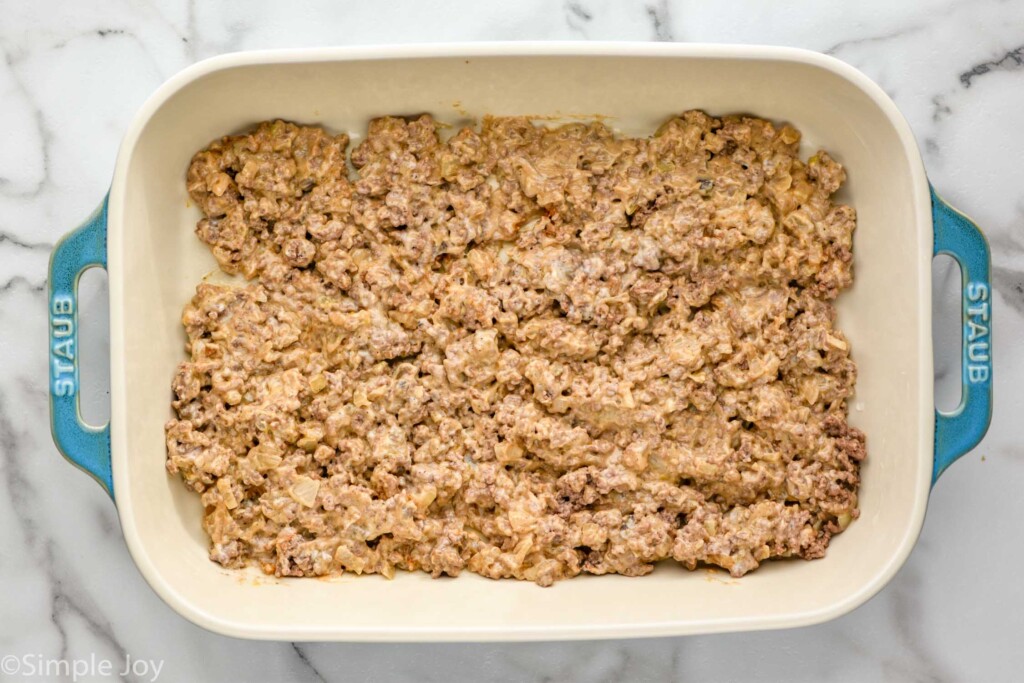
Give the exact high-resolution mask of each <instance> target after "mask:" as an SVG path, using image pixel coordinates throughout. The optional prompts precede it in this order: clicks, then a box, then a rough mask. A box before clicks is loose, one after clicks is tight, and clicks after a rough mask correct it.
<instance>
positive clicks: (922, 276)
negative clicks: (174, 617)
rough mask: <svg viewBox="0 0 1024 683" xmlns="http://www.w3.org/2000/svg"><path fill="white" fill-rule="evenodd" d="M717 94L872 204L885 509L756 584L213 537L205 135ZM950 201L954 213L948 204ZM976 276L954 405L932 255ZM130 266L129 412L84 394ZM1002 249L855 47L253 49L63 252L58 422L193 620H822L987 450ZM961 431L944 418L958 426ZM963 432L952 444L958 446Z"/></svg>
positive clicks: (221, 65) (178, 101) (151, 138)
mask: <svg viewBox="0 0 1024 683" xmlns="http://www.w3.org/2000/svg"><path fill="white" fill-rule="evenodd" d="M694 107H699V108H703V109H705V110H707V111H709V112H712V113H718V114H722V113H730V112H751V113H756V114H758V115H760V116H765V117H769V118H772V119H776V120H783V121H789V122H792V123H793V124H795V125H796V126H797V127H798V128H799V129H800V130H801V131H803V133H804V135H805V142H804V147H803V151H804V153H805V154H810V153H812V152H813V151H815V150H817V149H818V147H819V146H820V147H824V148H827V149H828V150H829V151H830V152H831V153H832V154H833V155H835V156H836V157H837V158H838V159H839V160H840V161H841V162H842V163H843V164H844V165H845V166H846V168H847V169H848V172H849V182H848V184H847V186H846V188H845V189H844V190H843V195H842V199H843V200H845V201H848V202H851V203H852V204H853V205H854V206H855V207H856V209H857V212H858V216H859V225H858V228H857V232H856V239H855V253H856V263H855V268H856V284H855V285H854V286H853V288H852V289H851V290H850V291H849V292H847V293H845V294H843V295H842V297H841V299H840V302H839V316H840V318H839V320H840V326H841V327H842V329H843V330H844V331H845V332H846V333H847V335H848V336H849V338H850V340H851V342H852V345H853V350H854V357H855V360H856V362H857V364H858V367H859V370H860V379H859V381H858V384H857V393H856V398H855V400H854V401H853V402H852V408H851V415H850V419H851V422H852V423H853V424H854V425H856V426H858V427H860V428H861V429H863V430H864V431H865V432H866V433H867V435H868V446H869V454H870V455H869V459H868V461H867V462H866V463H865V465H864V468H863V485H862V489H861V498H860V500H861V509H862V515H861V518H860V520H859V521H857V522H856V523H854V524H853V525H852V526H851V527H850V528H849V530H848V531H847V532H846V533H844V534H842V535H841V536H839V537H837V538H836V539H835V540H834V541H833V543H832V545H831V547H830V548H829V550H828V556H827V557H826V558H825V559H822V560H819V561H815V562H803V561H788V562H771V563H768V564H766V565H765V566H764V567H762V568H761V569H759V570H758V571H756V572H754V573H752V574H750V575H748V576H746V577H744V578H743V579H742V580H733V579H730V578H729V577H728V576H727V575H726V574H724V573H718V572H710V571H697V572H686V571H684V570H682V569H680V568H678V567H674V566H664V567H659V568H658V569H657V570H656V571H655V572H654V573H653V574H652V575H650V576H647V577H644V578H641V579H635V578H623V577H618V576H604V577H592V576H584V577H579V578H576V579H573V580H571V581H565V582H562V583H559V584H557V585H555V586H554V587H552V588H539V587H537V586H535V585H533V584H530V583H524V582H516V581H491V580H488V579H483V578H480V577H478V576H475V575H470V574H464V575H463V576H461V577H459V578H457V579H442V580H432V579H430V578H429V577H427V576H425V575H422V574H407V573H400V574H399V575H398V576H397V577H396V578H395V579H394V580H392V581H388V580H385V579H382V578H380V577H376V576H366V577H354V576H344V577H341V578H337V579H334V580H308V579H307V580H303V579H287V580H275V579H273V578H266V577H263V576H262V575H256V574H254V573H245V574H243V573H238V572H231V571H226V570H224V569H222V568H221V567H220V566H219V565H217V564H214V563H213V562H211V561H210V560H209V559H207V538H206V536H205V535H204V533H203V531H202V529H201V526H200V514H201V510H200V504H199V499H198V497H197V496H196V495H194V494H192V493H190V492H188V491H187V490H186V489H185V487H184V486H182V484H181V482H180V481H179V480H178V479H176V478H174V477H170V476H168V475H167V473H166V472H165V470H164V459H165V446H164V434H163V425H164V422H165V421H166V420H167V419H168V418H169V417H170V415H171V413H170V406H169V403H170V389H169V387H170V380H171V377H172V375H173V373H174V368H175V365H176V364H177V363H178V362H179V361H180V360H182V358H183V356H184V351H183V343H184V334H183V331H182V329H181V325H180V322H179V319H180V314H181V309H182V306H183V304H184V303H185V302H186V301H187V300H188V299H189V298H190V297H191V296H192V293H193V291H194V288H195V286H196V284H197V283H198V282H199V281H200V279H201V278H202V277H203V276H204V275H206V274H207V273H209V272H211V271H213V270H215V269H216V265H215V262H214V260H213V259H212V257H211V255H210V254H209V252H208V250H207V249H206V247H205V246H204V245H202V244H200V242H199V240H198V239H197V238H196V237H195V235H194V233H193V228H194V225H195V222H196V220H197V216H198V213H197V210H196V209H195V208H192V207H190V205H189V202H188V201H187V196H186V192H185V183H184V172H185V168H186V166H187V164H188V161H189V158H190V155H191V154H192V153H193V152H194V151H195V150H198V149H200V148H201V147H203V146H204V145H206V144H207V143H209V142H210V141H211V140H213V139H214V138H216V137H218V136H220V135H223V134H225V133H229V132H237V131H241V130H243V129H245V128H246V127H248V126H250V125H251V124H254V123H256V122H258V121H260V120H264V119H269V118H275V117H280V118H285V119H291V120H295V121H299V122H306V123H316V124H322V125H325V126H327V127H328V128H330V129H333V130H335V131H348V132H350V133H352V134H353V136H354V137H355V139H356V141H358V138H359V135H360V134H361V133H362V132H363V131H365V126H366V123H367V121H368V119H370V118H371V117H373V116H376V115H381V114H395V113H397V114H415V113H420V112H430V113H433V114H434V115H435V116H436V117H437V118H439V119H441V120H443V121H447V122H450V123H459V122H463V121H466V120H468V119H473V118H476V117H479V116H481V115H483V114H485V113H493V114H530V115H544V116H555V117H569V118H572V117H590V116H593V115H595V114H599V115H601V116H603V117H606V119H605V120H606V121H607V122H608V123H609V124H610V125H612V126H614V127H615V128H617V129H619V130H621V131H624V132H626V133H638V134H648V133H650V132H651V131H653V130H654V128H655V127H656V126H657V124H658V123H660V122H661V121H663V120H664V119H665V118H666V117H667V116H668V115H670V114H672V113H676V112H681V111H683V110H686V109H689V108H694ZM933 209H934V213H933ZM939 251H949V252H951V253H953V254H954V255H955V256H956V257H957V258H958V259H959V260H960V261H961V265H962V268H963V272H964V290H963V291H964V319H965V326H964V335H965V346H964V357H965V360H964V401H963V404H962V405H961V407H960V408H959V409H958V411H957V412H955V413H953V414H949V415H937V414H936V412H935V409H934V403H933V394H932V370H933V369H932V344H931V306H932V303H931V288H930V278H931V270H930V262H931V259H932V256H933V253H937V252H939ZM97 265H99V266H105V267H106V268H107V270H108V271H109V283H110V326H111V327H110V341H111V344H110V348H111V420H110V424H109V425H108V426H106V427H104V428H102V429H95V428H89V427H86V426H84V425H82V423H81V421H80V417H79V415H78V413H77V396H78V365H77V360H76V354H75V353H74V350H75V349H74V345H75V343H76V341H77V334H76V333H77V329H76V326H77V304H76V299H75V296H76V285H77V278H78V276H79V275H80V273H81V272H82V270H84V269H85V268H88V267H90V266H97ZM987 278H988V251H987V246H986V245H985V242H984V238H983V237H981V233H980V232H979V231H977V229H976V228H975V227H974V226H973V224H971V223H969V222H968V221H967V220H966V219H965V218H963V217H962V216H960V215H959V214H956V213H955V212H952V211H950V210H949V209H948V207H945V205H943V204H942V203H941V202H940V201H939V200H937V199H935V198H934V197H933V195H932V194H931V192H930V188H929V185H928V181H927V179H926V177H925V172H924V168H923V166H922V162H921V157H920V154H919V153H918V149H917V146H916V145H915V142H914V138H913V136H912V135H911V131H910V129H909V128H908V126H907V124H906V122H905V121H904V119H903V118H902V116H901V115H900V114H899V112H898V111H897V110H896V107H895V106H894V105H893V103H892V101H890V99H889V98H888V97H886V95H885V94H884V93H883V92H882V90H881V89H880V88H879V87H878V86H876V85H875V84H874V83H872V82H871V81H870V80H869V79H867V78H866V77H865V76H864V75H862V74H861V73H859V72H858V71H856V70H855V69H853V68H852V67H850V66H848V65H846V64H844V63H842V62H839V61H837V60H835V59H832V58H830V57H826V56H823V55H820V54H816V53H813V52H806V51H802V50H796V49H788V48H774V47H740V46H716V45H671V44H622V43H615V44H593V43H517V44H477V45H462V46H451V45H445V46H441V45H434V46H404V47H360V48H337V49H316V50H293V51H278V52H250V53H241V54H232V55H226V56H222V57H217V58H214V59H211V60H207V61H204V62H201V63H199V64H196V65H195V66H192V67H190V68H188V69H186V70H185V71H183V72H181V73H180V74H178V75H177V76H175V77H174V78H172V79H171V80H169V81H168V82H167V83H166V84H164V85H163V86H162V87H161V88H160V89H159V90H158V91H157V92H156V94H154V95H153V97H151V98H150V100H149V101H148V102H147V103H146V104H145V106H143V108H142V110H141V111H140V112H139V113H138V115H137V116H136V117H135V120H134V121H133V123H132V124H131V126H130V127H129V129H128V132H127V134H126V135H125V138H124V142H123V144H122V147H121V151H120V155H119V156H118V160H117V166H116V169H115V172H114V178H113V184H112V186H111V190H110V194H109V200H108V201H105V202H104V203H103V205H102V206H101V208H100V210H99V211H98V212H97V213H96V214H95V215H94V216H93V217H91V218H90V219H89V220H88V221H87V222H86V223H85V224H84V225H83V226H82V227H81V228H79V229H78V230H76V231H74V232H73V233H70V234H69V235H68V237H67V238H66V239H65V240H64V241H63V242H62V243H61V244H60V245H58V247H57V248H56V249H55V251H54V256H53V259H52V262H51V281H50V309H51V310H50V317H51V347H50V352H51V361H52V362H51V370H50V375H51V399H52V400H51V406H52V411H51V412H52V423H53V431H54V438H55V440H56V442H57V444H58V446H59V448H60V449H61V450H62V451H63V452H64V453H65V455H66V456H67V457H68V458H69V459H70V460H72V462H74V463H76V464H77V465H79V466H81V467H83V468H84V469H86V470H88V471H90V472H91V473H92V474H93V475H94V476H95V477H96V478H97V479H98V480H99V481H100V482H101V483H102V484H103V485H104V486H105V487H106V488H107V490H108V491H111V493H112V495H113V498H114V501H115V502H116V505H117V509H118V512H119V514H120V518H121V526H122V530H123V533H124V538H125V541H126V542H127V544H128V548H129V549H130V551H131V554H132V557H133V558H134V559H135V562H136V563H137V564H138V567H139V570H140V571H141V572H142V574H143V575H144V576H145V577H146V580H147V581H148V582H149V583H150V585H152V587H153V589H154V590H155V591H156V592H157V593H159V595H160V596H161V597H162V598H163V599H164V600H166V601H167V603H168V604H170V605H171V606H172V607H173V608H174V609H175V610H177V611H178V612H180V613H181V614H182V615H184V616H185V617H186V618H188V619H190V620H192V621H194V622H195V623H197V624H200V625H201V626H204V627H206V628H208V629H210V630H213V631H218V632H221V633H225V634H230V635H235V636H242V637H250V638H270V639H289V640H378V641H406V640H527V639H560V638H610V637H628V636H655V635H672V634H688V633H707V632H715V631H734V630H744V629H763V628H778V627H787V626H798V625H803V624H811V623H815V622H820V621H824V620H826V619H830V618H833V617H836V616H838V615H840V614H843V613H845V612H847V611H849V610H851V609H853V608H854V607H856V606H858V605H860V604H861V603H863V602H864V601H865V600H867V599H868V598H870V597H871V596H872V595H873V594H875V593H876V592H877V591H878V590H879V589H881V588H882V586H884V585H885V583H886V582H887V581H889V579H891V578H892V576H893V575H894V574H895V573H896V571H897V570H898V569H899V568H900V566H901V565H902V564H903V562H904V561H905V560H906V558H907V556H908V554H909V553H910V551H911V548H912V547H913V545H914V542H915V540H916V539H917V536H918V533H919V531H920V529H921V525H922V522H923V519H924V514H925V508H926V505H927V501H928V493H929V487H930V486H931V484H932V483H933V481H934V477H936V476H938V473H939V472H941V470H942V469H944V467H945V466H946V465H947V464H949V462H950V461H951V460H952V459H954V458H955V457H957V456H959V455H961V454H962V453H964V452H966V451H967V450H969V449H970V448H971V447H973V446H974V445H975V444H976V443H977V442H978V440H980V438H981V436H982V435H983V434H984V432H985V429H986V428H987V426H988V420H989V415H990V411H991V354H990V352H989V349H990V347H989V339H990V336H989V333H988V331H989V329H990V316H989V310H988V305H989V302H988V299H989V297H988V292H989V289H988V286H987ZM936 435H937V436H936ZM936 445H938V448H936Z"/></svg>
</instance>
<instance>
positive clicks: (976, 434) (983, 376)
mask: <svg viewBox="0 0 1024 683" xmlns="http://www.w3.org/2000/svg"><path fill="white" fill-rule="evenodd" d="M931 194H932V223H933V224H934V230H935V248H934V251H933V253H934V255H936V256H937V255H939V254H948V255H950V256H952V257H953V258H954V259H956V262H957V263H959V264H960V273H961V315H962V321H963V324H962V334H963V336H962V339H961V345H962V347H961V351H960V356H961V368H962V378H961V384H962V387H963V388H962V394H961V397H960V405H958V406H957V407H956V409H955V410H953V411H951V412H948V413H947V412H943V411H941V410H936V411H935V464H934V467H933V469H932V485H934V484H935V481H936V480H937V479H938V478H939V475H941V474H942V473H943V472H944V471H945V470H946V468H947V467H949V466H950V465H951V464H952V463H953V461H955V460H956V459H957V458H959V457H960V456H962V455H964V454H965V453H967V452H968V451H970V450H971V449H972V448H974V447H975V446H977V445H978V443H979V442H980V441H981V439H982V437H984V436H985V432H987V431H988V426H989V424H990V423H991V421H992V283H991V270H992V259H991V256H990V254H989V248H988V242H987V241H986V240H985V235H983V234H982V232H981V230H980V229H979V228H978V226H977V225H975V224H974V221H972V220H971V219H969V218H968V217H967V216H965V215H963V214H962V213H960V212H959V211H957V210H956V209H954V208H953V207H951V206H950V205H949V204H947V203H946V202H944V201H942V199H941V198H939V196H938V195H937V194H935V188H932V190H931Z"/></svg>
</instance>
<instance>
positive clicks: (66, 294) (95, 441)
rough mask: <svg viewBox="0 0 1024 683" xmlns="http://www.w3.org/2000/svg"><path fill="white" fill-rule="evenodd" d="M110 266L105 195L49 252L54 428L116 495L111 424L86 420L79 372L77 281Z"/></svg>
mask: <svg viewBox="0 0 1024 683" xmlns="http://www.w3.org/2000/svg"><path fill="white" fill-rule="evenodd" d="M106 267H107V198H104V199H103V203H102V204H100V206H99V208H98V209H96V212H95V213H94V214H93V215H92V216H90V217H89V218H88V219H86V221H85V222H84V223H83V224H82V225H80V226H79V227H78V228H77V229H75V230H73V231H72V232H70V233H68V234H67V235H65V236H64V238H63V239H61V241H60V242H58V243H57V246H56V247H54V248H53V253H52V254H51V255H50V278H49V298H48V305H49V308H50V429H51V430H52V432H53V441H54V443H56V444H57V448H58V449H59V450H60V452H61V453H63V454H64V457H65V458H67V459H68V460H69V461H70V462H71V463H72V464H73V465H75V466H76V467H79V468H80V469H82V470H84V471H86V472H87V473H89V474H90V475H92V476H93V478H95V479H96V481H98V482H99V483H100V484H101V485H102V486H103V488H104V489H106V491H107V493H108V494H110V495H111V496H113V495H114V482H113V477H112V475H111V470H110V424H109V423H107V424H106V425H104V426H103V427H99V428H97V427H92V426H90V425H87V424H86V423H85V422H83V421H82V413H81V410H80V408H79V400H78V396H79V393H80V392H79V386H80V385H79V374H78V359H79V355H80V354H79V348H78V281H79V278H81V276H82V273H83V272H85V271H86V270H88V269H89V268H103V269H106Z"/></svg>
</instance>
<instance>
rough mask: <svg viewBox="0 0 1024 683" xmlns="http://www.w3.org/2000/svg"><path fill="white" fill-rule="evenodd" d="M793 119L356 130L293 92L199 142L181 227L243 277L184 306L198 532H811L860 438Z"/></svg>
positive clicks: (852, 477)
mask: <svg viewBox="0 0 1024 683" xmlns="http://www.w3.org/2000/svg"><path fill="white" fill-rule="evenodd" d="M451 133H454V135H450V134H451ZM442 134H444V135H442ZM446 136H447V137H446ZM799 141H800V134H799V132H797V131H796V130H795V129H793V128H792V127H790V126H788V125H786V126H781V127H777V126H774V125H773V124H771V123H770V122H768V121H765V120H761V119H757V118H750V117H745V116H742V117H741V116H728V117H724V118H712V117H710V116H708V115H706V114H704V113H702V112H700V111H690V112H687V113H685V114H683V115H682V116H679V117H676V118H672V119H670V120H669V121H667V122H666V123H665V124H664V125H662V126H661V128H660V129H659V130H658V131H657V132H656V133H655V134H654V135H653V136H652V137H650V138H643V139H641V138H626V137H619V136H616V135H615V134H614V133H613V132H612V131H611V130H610V129H609V128H607V127H606V126H604V125H602V124H600V123H589V124H583V123H577V124H571V125H564V126H561V127H545V126H541V125H535V124H534V123H533V122H531V121H530V120H529V119H526V118H486V119H484V120H483V122H482V124H481V125H480V126H479V128H463V129H462V130H459V131H457V132H454V131H450V130H448V129H446V128H445V127H444V126H441V125H439V124H438V123H437V122H435V121H434V120H433V119H431V118H430V117H429V116H421V117H419V118H392V117H385V118H380V119H376V120H374V121H372V122H371V123H370V124H369V130H368V132H367V135H366V139H365V141H363V142H362V143H360V144H359V145H358V146H356V147H355V148H354V149H353V150H352V152H351V156H350V158H349V159H346V152H347V147H348V142H349V139H348V137H347V136H346V135H332V134H330V133H328V132H326V131H324V130H323V129H321V128H316V127H304V126H298V125H294V124H292V123H286V122H284V121H274V122H268V123H263V124H260V125H259V126H258V127H257V128H256V129H255V130H253V131H252V132H251V133H249V134H247V135H238V136H231V137H225V138H222V139H221V140H219V141H217V142H215V143H213V144H212V145H210V147H209V148H207V149H205V150H203V151H201V152H199V153H198V154H196V155H195V157H194V158H193V160H192V163H191V166H190V167H189V169H188V191H189V194H190V196H191V197H192V199H193V201H194V202H195V203H196V204H197V205H198V206H199V208H200V209H201V210H202V213H203V216H204V217H203V218H202V220H201V221H199V224H198V228H197V233H198V235H199V238H200V239H201V240H202V241H203V242H205V243H207V244H208V245H209V246H210V247H211V249H212V250H213V254H214V255H215V256H216V258H217V261H218V262H219V263H220V266H221V268H222V269H223V270H224V271H226V272H227V273H233V274H241V275H243V276H244V277H245V278H247V279H248V280H249V282H248V284H245V285H244V286H229V285H215V284H209V283H206V284H201V285H199V287H198V289H197V290H196V295H195V297H194V298H193V299H192V302H191V303H190V304H188V306H187V307H186V308H185V311H184V314H183V317H182V319H183V322H184V326H185V329H186V331H187V333H188V346H187V349H188V352H189V354H190V358H189V360H187V361H186V362H183V363H181V365H180V367H179V368H178V371H177V375H176V376H175V378H174V381H173V390H174V400H173V408H174V412H175V414H176V419H173V420H171V421H170V422H169V423H168V424H167V429H166V434H167V447H168V459H167V469H168V470H169V471H170V472H171V473H172V474H178V475H180V476H181V478H182V479H183V480H184V482H185V483H186V484H187V485H188V486H189V487H190V488H192V489H194V490H195V491H197V492H199V493H200V494H201V496H202V502H203V505H204V506H205V516H204V527H205V529H206V531H207V532H208V534H209V536H210V538H211V541H212V546H211V550H210V557H211V558H212V559H213V560H215V561H217V562H219V563H221V564H223V565H225V566H228V567H241V566H246V565H250V564H252V565H256V566H259V567H261V568H262V569H263V571H265V572H267V573H270V574H276V575H278V576H320V575H326V574H338V573H342V572H355V573H379V574H383V575H385V576H388V577H390V576H392V575H393V574H394V572H395V570H396V569H407V570H423V571H426V572H430V573H431V574H432V575H434V576H440V575H442V574H446V575H450V576H454V575H456V574H459V573H460V572H462V571H463V570H468V571H471V572H476V573H478V574H482V575H484V576H487V577H491V578H502V577H514V578H518V579H527V580H530V581H535V582H537V583H539V584H541V585H549V584H551V583H552V582H554V581H557V580H559V579H563V578H566V577H572V576H575V575H578V574H580V573H581V572H588V573H592V574H606V573H617V574H625V575H628V576H638V575H642V574H647V573H648V572H650V571H652V569H653V566H654V563H655V562H658V561H660V560H666V559H670V560H675V561H677V562H680V563H682V564H683V565H685V566H686V567H688V568H691V569H692V568H694V567H697V566H698V565H702V564H706V565H717V566H720V567H724V568H725V569H727V570H729V572H731V574H732V575H734V576H741V575H742V574H745V573H746V572H748V571H750V570H752V569H754V568H755V567H757V566H758V564H759V563H760V562H762V561H763V560H766V559H768V558H772V557H802V558H818V557H821V556H822V555H824V554H825V549H826V546H827V545H828V542H829V539H830V537H831V536H832V535H834V534H836V533H839V532H840V531H842V530H843V529H844V528H846V526H847V525H848V524H849V523H850V521H851V520H852V519H854V518H855V517H857V514H858V510H857V487H858V483H859V476H858V471H859V466H860V462H861V460H862V459H863V458H864V455H865V451H864V437H863V435H862V434H861V433H860V432H859V431H857V430H856V429H853V428H851V427H849V426H848V425H847V422H846V412H847V400H848V398H849V397H850V394H851V392H852V390H853V385H854V379H855V367H854V364H853V362H852V361H851V360H850V349H849V345H848V343H847V341H846V339H845V338H844V336H843V334H842V333H841V332H840V331H838V330H837V329H836V328H835V327H834V326H833V324H834V317H835V311H834V307H833V300H834V299H835V297H836V296H837V295H838V294H839V293H840V292H841V291H842V290H843V289H844V288H846V287H848V286H849V285H850V283H851V247H852V241H851V235H852V232H853V230H854V226H855V215H854V211H853V209H852V208H850V207H848V206H843V205H839V204H834V203H833V202H832V201H831V200H830V197H831V195H832V194H833V193H834V192H835V191H836V190H837V189H838V188H839V186H840V184H841V183H842V182H843V181H844V179H845V174H844V172H843V169H842V167H841V166H840V165H839V164H838V163H836V162H835V161H834V160H833V159H832V158H831V157H829V155H828V154H826V153H825V152H819V153H818V154H816V155H815V156H813V157H811V158H810V160H809V161H807V162H803V161H801V160H800V159H799V157H798V146H799ZM349 161H350V162H351V165H352V166H353V167H354V169H355V170H354V172H350V170H349V167H348V165H347V162H349Z"/></svg>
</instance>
